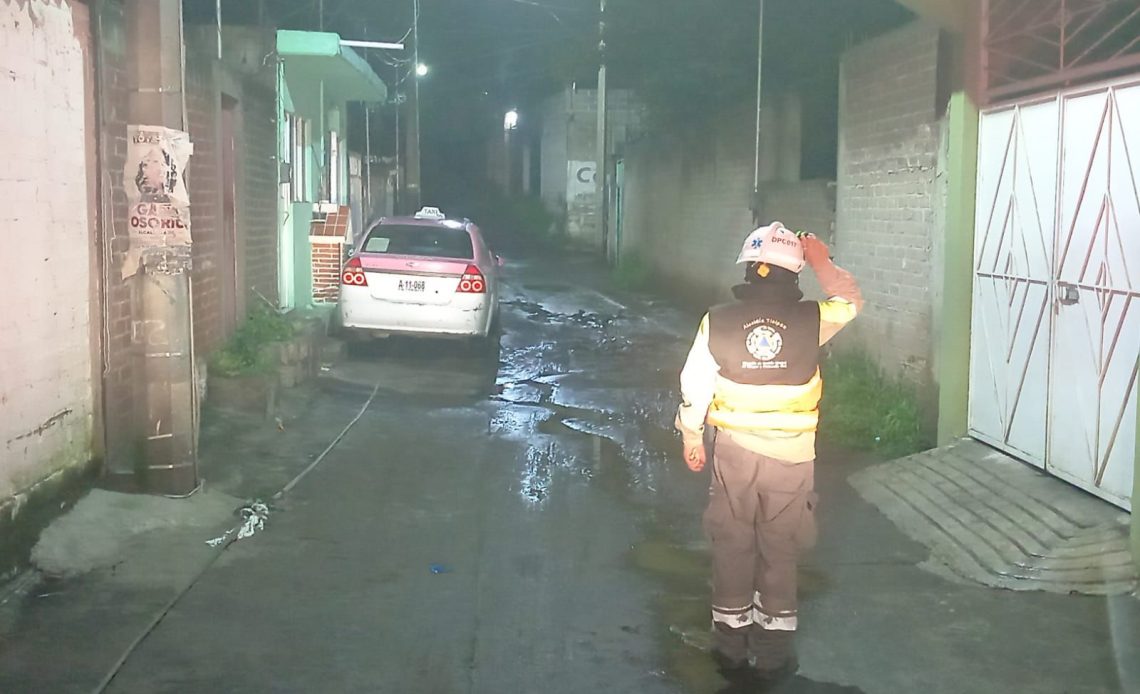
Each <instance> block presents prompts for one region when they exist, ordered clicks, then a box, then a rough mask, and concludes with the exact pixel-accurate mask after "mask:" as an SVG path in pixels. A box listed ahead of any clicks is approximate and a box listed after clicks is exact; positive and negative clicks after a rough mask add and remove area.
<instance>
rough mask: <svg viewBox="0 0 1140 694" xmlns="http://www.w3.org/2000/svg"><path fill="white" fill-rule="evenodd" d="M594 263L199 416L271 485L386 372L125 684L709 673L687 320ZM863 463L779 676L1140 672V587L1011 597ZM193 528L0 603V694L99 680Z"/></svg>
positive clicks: (846, 462)
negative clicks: (681, 434)
mask: <svg viewBox="0 0 1140 694" xmlns="http://www.w3.org/2000/svg"><path fill="white" fill-rule="evenodd" d="M528 257H531V258H533V257H534V256H528ZM508 258H510V256H509V255H508ZM603 273H604V271H603V270H601V269H599V268H598V267H597V264H596V263H595V262H594V261H592V260H591V259H588V258H582V257H574V256H570V257H568V258H566V257H563V258H559V259H558V261H557V263H554V264H552V261H550V260H544V261H539V260H537V259H527V258H514V259H509V264H508V275H507V290H506V292H505V293H504V297H503V327H504V334H503V336H502V340H501V343H500V345H499V350H498V353H497V354H496V353H492V352H488V351H482V352H479V351H472V350H469V349H467V348H466V347H465V346H463V345H460V344H456V343H447V342H430V341H429V342H422V341H399V340H393V341H390V342H387V343H382V344H377V345H370V346H364V347H361V348H358V349H355V350H353V351H352V353H351V355H350V356H349V358H348V359H346V360H345V361H344V362H342V363H340V364H338V365H336V366H335V368H333V369H331V370H330V371H329V372H328V373H326V374H325V378H324V379H323V380H322V384H321V388H320V390H319V391H317V390H314V391H306V390H300V391H295V392H294V393H293V394H292V395H290V396H289V398H287V400H286V401H285V402H283V412H282V415H283V427H281V429H283V431H282V430H279V428H278V427H276V426H274V425H273V423H266V422H265V421H263V420H260V419H259V418H256V417H248V416H247V417H233V416H228V415H221V414H219V413H211V415H210V416H209V417H208V418H207V427H206V431H205V433H204V442H203V453H202V458H203V460H202V467H203V475H204V477H205V478H206V480H207V482H208V484H209V485H210V486H211V488H212V489H216V490H220V491H223V492H227V493H229V494H231V495H233V496H234V497H237V498H256V497H260V498H269V497H270V496H271V495H272V494H273V493H274V492H276V491H277V490H279V489H280V488H281V487H282V486H283V485H285V484H286V483H287V482H288V481H289V480H291V479H293V478H294V476H295V475H296V474H297V473H298V472H299V471H300V470H301V469H303V468H305V467H306V466H307V465H308V464H309V463H310V462H311V461H312V460H313V459H314V458H315V457H316V456H317V455H318V454H319V453H320V452H321V451H322V450H324V449H325V448H326V447H327V446H328V444H329V442H330V441H332V440H333V439H334V438H335V437H336V436H337V434H338V433H339V432H340V431H341V430H342V429H343V428H344V427H345V425H346V424H347V423H348V422H349V421H351V420H352V419H353V418H354V417H356V416H357V415H358V414H360V412H361V410H362V406H363V405H364V404H365V403H366V402H367V401H369V397H370V396H371V395H372V393H373V392H374V391H375V397H374V398H372V400H371V401H370V402H369V404H368V406H367V407H366V408H364V410H363V414H361V415H360V418H359V421H358V422H357V423H356V425H355V426H353V427H352V428H351V429H350V430H349V431H348V433H347V435H346V436H345V437H344V438H343V440H341V441H340V443H339V444H338V445H337V446H336V447H335V448H333V449H332V450H331V452H330V453H329V454H328V455H327V456H326V457H325V458H324V459H323V461H322V462H321V464H320V465H319V466H318V467H316V468H315V469H314V470H313V471H312V473H311V474H309V475H308V476H306V477H305V478H304V479H303V480H302V481H301V482H300V483H299V484H298V485H297V486H296V487H295V488H294V489H293V490H292V491H291V492H290V493H289V494H288V495H286V496H285V497H284V499H283V500H282V501H281V502H280V503H277V504H275V507H274V509H273V511H272V515H271V517H270V519H269V523H268V525H267V527H266V529H265V530H264V531H263V532H261V533H258V534H257V535H256V536H254V537H253V538H252V539H248V540H243V541H240V542H238V543H236V544H235V545H233V546H232V547H230V548H229V549H228V550H227V551H226V552H225V553H224V554H223V555H222V556H221V559H220V560H219V561H218V562H217V563H216V564H214V565H213V566H212V567H211V568H210V569H209V570H208V571H206V572H205V573H204V574H203V575H202V577H201V578H200V580H198V581H197V582H196V583H195V584H194V585H193V587H192V588H191V589H190V590H189V591H188V592H187V593H186V594H185V596H184V597H183V598H182V599H181V600H180V601H179V602H178V604H177V605H176V606H175V607H174V609H173V610H171V611H170V613H169V614H168V615H167V616H166V618H165V619H164V620H163V621H162V623H161V624H160V625H159V626H158V627H157V628H156V629H155V630H154V631H153V632H152V633H151V634H150V635H149V636H148V637H147V638H146V639H145V640H143V641H142V643H141V645H140V646H139V648H138V649H137V650H135V651H134V652H133V653H132V654H131V656H130V658H129V659H128V660H127V661H126V663H125V665H124V666H123V668H122V669H121V670H120V672H119V673H118V676H117V677H116V678H115V679H114V681H113V683H112V684H111V686H110V688H109V689H108V691H110V692H116V693H121V694H135V693H146V694H150V693H165V692H170V693H174V692H177V693H180V694H181V693H197V692H202V693H207V692H209V693H215V692H322V693H323V692H329V693H339V692H384V693H387V692H393V693H399V694H403V693H404V692H416V693H419V692H429V693H439V694H445V693H446V694H451V693H478V694H482V693H487V694H506V693H515V692H519V693H525V694H530V693H532V692H533V693H546V692H550V693H563V692H565V693H567V694H571V693H580V692H587V693H593V692H631V693H640V692H646V693H657V692H678V693H681V692H692V693H699V694H704V693H712V692H720V691H722V690H723V689H724V685H725V683H724V682H723V680H721V679H720V677H719V676H718V675H717V674H716V673H715V671H714V668H713V665H712V663H711V661H710V659H709V658H708V655H707V653H706V652H705V650H704V648H705V647H707V640H708V623H709V622H708V603H707V601H708V591H709V588H708V558H707V548H706V545H705V543H704V541H703V538H702V536H701V530H700V514H701V512H702V510H703V506H704V500H705V496H706V489H707V484H708V473H707V472H706V473H703V474H700V475H695V474H692V473H690V472H688V471H687V469H686V468H685V467H684V465H683V463H682V462H681V460H680V456H679V444H680V442H679V440H678V438H677V436H676V435H675V434H674V433H673V432H672V427H671V424H672V418H673V408H674V407H675V404H676V398H677V395H676V379H677V373H678V371H679V369H680V367H681V364H682V362H683V359H684V355H685V351H686V350H687V348H688V343H689V340H690V337H691V333H692V330H693V329H694V328H695V325H696V319H697V315H696V314H695V313H686V312H684V311H681V310H678V309H676V308H672V307H671V306H670V305H669V304H668V303H665V302H661V301H658V300H654V299H651V298H649V297H646V296H628V295H625V294H622V293H615V292H611V291H609V290H604V289H603V290H600V291H599V290H595V289H593V288H591V287H602V286H604V281H603V280H604V277H603ZM377 386H379V388H377ZM871 462H873V461H869V460H860V459H857V458H852V457H851V456H847V455H841V454H836V453H835V452H826V451H825V452H822V453H821V460H820V461H819V464H818V467H817V486H818V488H819V491H820V493H821V497H822V504H821V506H820V514H819V519H820V525H821V543H820V545H819V547H818V548H817V549H816V550H815V551H814V552H813V553H811V554H810V555H809V556H807V557H805V558H804V561H803V563H802V566H801V614H802V625H803V628H802V630H801V633H800V634H799V637H798V638H799V644H800V655H801V666H802V674H801V675H799V676H797V677H796V678H794V679H792V680H790V681H788V682H786V683H784V684H783V685H782V686H781V687H779V688H778V689H775V690H772V691H778V692H782V693H784V694H839V693H855V694H857V693H858V692H860V691H865V692H915V691H923V692H928V693H930V694H952V693H958V692H990V691H994V692H999V691H1001V692H1005V691H1017V692H1031V693H1033V694H1053V693H1056V692H1070V693H1075V692H1089V693H1094V692H1096V693H1100V692H1116V691H1129V690H1130V688H1129V687H1128V686H1127V685H1124V684H1122V681H1126V680H1128V678H1130V677H1131V678H1133V679H1131V681H1133V682H1135V681H1137V680H1136V679H1135V677H1136V673H1133V674H1132V675H1129V674H1128V673H1129V671H1130V670H1134V669H1135V667H1136V665H1135V664H1136V663H1138V662H1140V653H1137V648H1138V644H1140V637H1138V636H1136V635H1135V632H1136V627H1137V626H1140V622H1137V621H1135V620H1133V621H1129V620H1131V619H1132V617H1133V616H1135V615H1136V614H1137V610H1136V604H1135V599H1134V598H1127V597H1125V598H1119V599H1109V600H1105V599H1096V598H1069V597H1067V596H1059V595H1047V594H1017V595H1012V594H1009V593H1006V592H1002V591H994V590H990V589H987V588H982V587H978V586H973V585H966V584H962V583H960V582H952V581H949V580H946V579H945V578H942V577H940V576H938V575H935V574H934V573H932V572H931V571H928V570H924V569H922V568H920V565H921V564H923V563H924V562H926V560H927V559H928V552H927V551H926V550H925V548H923V547H922V546H920V545H917V544H915V543H913V542H911V541H909V540H907V539H906V538H905V536H903V535H902V534H901V533H900V532H899V531H898V529H897V528H895V527H894V526H893V525H892V524H891V523H890V522H889V521H887V520H886V519H885V518H884V517H883V516H881V515H880V514H879V513H878V512H877V511H875V510H874V508H873V507H870V506H869V505H867V504H866V503H864V502H863V501H862V500H860V499H859V498H858V496H857V495H856V494H855V493H854V491H853V490H852V489H851V488H850V486H849V485H848V484H847V482H846V479H847V476H848V475H849V474H850V473H852V472H855V471H856V470H858V469H861V468H862V467H864V466H866V465H867V464H869V463H871ZM200 535H201V532H200V531H199V532H198V534H194V533H190V532H182V533H180V534H179V533H175V534H164V535H153V536H152V537H150V538H149V540H147V541H146V542H145V543H144V544H143V545H141V546H139V547H134V548H133V549H132V553H133V556H131V557H127V558H126V559H124V561H123V562H122V563H120V564H116V566H114V567H112V568H111V569H110V570H107V571H100V572H96V573H93V574H91V575H88V576H84V577H82V578H79V579H74V580H69V581H64V582H51V581H47V582H44V583H42V584H41V585H39V586H37V587H36V588H35V590H33V591H32V592H31V593H29V594H28V595H27V596H26V597H25V598H24V599H23V601H22V603H19V604H14V605H10V607H15V609H14V610H8V611H6V610H4V609H0V692H3V693H5V694H6V693H7V692H90V691H91V687H92V686H94V684H95V683H96V682H98V680H99V678H100V677H102V676H103V675H104V673H106V672H107V670H108V668H109V667H111V665H112V664H113V663H114V662H115V659H116V658H118V657H119V656H120V655H121V654H122V653H123V651H124V649H125V648H126V647H127V645H128V644H130V643H131V641H132V640H134V639H135V638H137V637H138V636H139V634H140V633H141V632H142V630H143V629H144V628H145V626H146V625H147V623H148V622H149V621H150V620H151V619H152V618H153V616H154V615H155V614H156V613H157V612H158V611H159V610H160V609H161V608H162V607H163V605H165V604H166V603H167V601H168V600H169V599H170V598H171V597H172V596H173V595H174V594H176V593H177V592H178V590H179V589H180V588H181V587H182V585H183V582H184V580H185V578H186V577H189V576H192V575H194V574H195V573H196V572H197V570H198V568H197V567H200V566H202V565H203V564H204V562H205V559H206V556H207V554H206V550H205V548H204V545H203V543H202V537H201V536H200ZM210 536H212V535H210ZM143 550H145V551H143ZM2 607H4V606H3V605H0V608H2ZM9 612H13V613H14V615H12V616H6V615H8V613H9ZM6 620H11V622H12V623H8V622H7V621H6ZM854 684H858V688H856V687H855V686H853V685H854Z"/></svg>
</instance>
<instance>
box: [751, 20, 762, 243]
mask: <svg viewBox="0 0 1140 694" xmlns="http://www.w3.org/2000/svg"><path fill="white" fill-rule="evenodd" d="M756 36H757V39H756V149H755V153H754V159H753V166H752V223H753V224H756V225H760V224H761V223H762V222H761V219H760V215H761V214H762V213H761V210H760V106H761V104H762V103H763V97H762V92H761V88H762V87H763V84H764V0H760V27H759V30H758V32H757V34H756Z"/></svg>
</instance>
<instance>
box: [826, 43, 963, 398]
mask: <svg viewBox="0 0 1140 694" xmlns="http://www.w3.org/2000/svg"><path fill="white" fill-rule="evenodd" d="M938 50H939V33H938V30H937V29H936V28H935V27H933V26H931V25H927V24H925V23H922V22H916V23H913V24H911V25H908V26H906V27H903V28H902V29H898V30H896V31H894V32H891V33H889V34H886V35H884V36H880V37H878V38H875V39H872V40H870V41H867V42H866V43H864V44H862V45H859V46H856V47H855V48H853V49H851V50H849V51H848V52H847V53H846V54H844V56H843V59H842V61H843V62H842V86H841V99H840V102H841V103H840V152H839V175H838V188H837V222H836V240H837V245H836V248H835V252H836V256H837V258H838V259H839V261H840V263H841V264H842V265H843V266H844V267H847V268H848V269H850V270H851V271H852V272H854V273H855V275H856V276H857V277H858V279H859V281H860V284H861V285H862V288H863V295H864V297H865V298H866V300H867V309H866V312H865V314H864V315H863V316H862V317H861V318H860V320H859V321H857V323H856V325H855V327H854V329H853V330H854V333H855V335H856V336H858V338H859V339H860V341H861V342H862V343H863V344H864V345H865V346H866V348H867V349H868V350H869V351H870V352H871V353H872V354H874V355H875V356H876V357H877V358H878V359H879V361H880V363H881V364H882V365H883V366H884V367H885V368H887V369H888V370H889V371H892V372H894V373H905V374H907V375H908V376H910V377H912V378H914V379H915V380H917V381H919V382H923V383H925V382H928V381H929V378H930V375H929V372H930V361H931V354H932V352H931V350H932V342H931V335H932V330H931V328H932V325H931V315H932V309H931V298H932V295H931V292H932V287H933V284H934V273H935V270H936V268H935V267H934V266H933V264H932V262H931V253H932V250H933V247H934V236H935V233H936V227H937V225H938V217H939V215H937V214H936V209H937V205H938V204H940V203H939V201H940V200H941V197H940V195H939V192H938V185H939V184H938V180H937V170H938V152H939V149H940V146H941V143H940V140H941V125H940V122H939V114H938V112H937V101H938V62H939V61H938Z"/></svg>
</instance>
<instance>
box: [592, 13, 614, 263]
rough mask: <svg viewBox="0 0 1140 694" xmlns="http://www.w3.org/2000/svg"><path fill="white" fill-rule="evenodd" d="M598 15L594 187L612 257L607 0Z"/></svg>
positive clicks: (604, 242)
mask: <svg viewBox="0 0 1140 694" xmlns="http://www.w3.org/2000/svg"><path fill="white" fill-rule="evenodd" d="M600 2H601V6H600V8H599V15H598V142H597V146H598V154H597V162H596V163H595V173H594V189H595V197H596V198H597V201H598V230H599V231H600V232H601V237H602V257H603V258H605V259H607V260H608V259H609V257H610V230H609V211H610V205H609V195H608V193H609V187H608V186H607V185H606V183H607V177H608V176H607V174H608V173H609V163H608V161H607V156H606V155H607V149H608V147H607V144H608V143H607V139H608V135H609V134H608V133H607V128H606V126H607V113H606V0H600Z"/></svg>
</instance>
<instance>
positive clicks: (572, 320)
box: [502, 299, 621, 330]
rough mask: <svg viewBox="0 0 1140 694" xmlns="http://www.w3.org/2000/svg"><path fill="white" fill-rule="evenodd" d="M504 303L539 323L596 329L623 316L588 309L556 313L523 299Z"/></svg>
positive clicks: (601, 328)
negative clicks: (564, 324)
mask: <svg viewBox="0 0 1140 694" xmlns="http://www.w3.org/2000/svg"><path fill="white" fill-rule="evenodd" d="M502 304H503V305H504V306H510V307H512V308H517V309H519V310H520V311H522V312H523V313H525V314H526V316H527V318H529V319H531V320H532V321H535V322H538V323H546V324H552V323H568V324H571V325H577V326H579V327H583V328H592V329H595V330H605V329H606V328H608V327H609V326H611V325H613V324H614V323H615V322H616V321H617V320H618V319H619V318H621V316H620V315H616V314H607V313H594V312H593V311H586V310H579V311H577V312H576V313H556V312H554V311H551V310H549V309H547V308H546V307H545V306H543V305H542V304H539V303H535V302H533V301H524V300H521V299H516V300H512V301H504V302H502Z"/></svg>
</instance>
